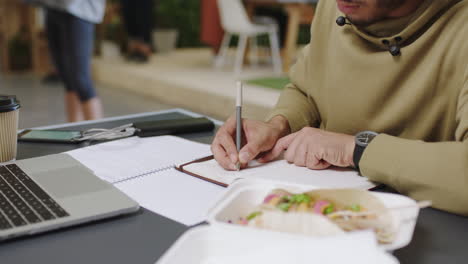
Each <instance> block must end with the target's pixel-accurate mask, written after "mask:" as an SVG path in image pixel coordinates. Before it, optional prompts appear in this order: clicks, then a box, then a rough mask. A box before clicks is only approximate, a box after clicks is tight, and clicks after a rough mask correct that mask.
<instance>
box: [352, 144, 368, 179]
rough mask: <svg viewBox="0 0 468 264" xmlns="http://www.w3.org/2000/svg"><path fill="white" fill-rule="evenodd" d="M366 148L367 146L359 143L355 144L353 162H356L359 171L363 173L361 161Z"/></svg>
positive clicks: (355, 165)
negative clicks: (360, 165)
mask: <svg viewBox="0 0 468 264" xmlns="http://www.w3.org/2000/svg"><path fill="white" fill-rule="evenodd" d="M365 149H366V147H363V146H359V145H358V144H355V146H354V152H353V162H354V167H356V169H357V170H358V171H359V173H361V169H360V168H359V162H360V161H361V157H362V154H363V153H364V150H365Z"/></svg>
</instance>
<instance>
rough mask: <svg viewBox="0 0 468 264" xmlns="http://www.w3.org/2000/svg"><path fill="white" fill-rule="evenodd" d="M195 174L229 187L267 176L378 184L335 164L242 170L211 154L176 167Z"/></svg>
mask: <svg viewBox="0 0 468 264" xmlns="http://www.w3.org/2000/svg"><path fill="white" fill-rule="evenodd" d="M176 169H177V170H179V171H181V172H184V173H186V174H189V175H191V176H194V177H197V178H200V179H203V180H205V181H209V182H212V183H214V184H217V185H220V186H223V187H227V186H228V185H230V184H231V183H233V182H234V181H236V180H239V179H250V180H252V179H265V180H273V181H278V182H285V183H295V184H304V185H310V186H317V187H321V188H357V189H366V190H370V189H373V188H375V187H376V184H375V183H373V182H371V181H369V180H368V179H367V178H366V177H361V176H360V175H359V174H358V172H357V171H356V170H353V169H348V168H338V167H331V168H328V169H326V170H311V169H308V168H306V167H299V166H296V165H294V164H290V163H288V162H287V161H286V160H284V159H280V160H275V161H272V162H268V163H259V162H256V161H252V162H250V163H249V166H248V167H247V168H245V169H242V170H240V171H227V170H225V169H223V168H222V167H221V166H220V165H219V164H218V163H217V162H216V160H214V159H213V156H207V157H203V158H200V159H198V160H194V161H191V162H188V163H184V164H181V165H179V166H177V167H176Z"/></svg>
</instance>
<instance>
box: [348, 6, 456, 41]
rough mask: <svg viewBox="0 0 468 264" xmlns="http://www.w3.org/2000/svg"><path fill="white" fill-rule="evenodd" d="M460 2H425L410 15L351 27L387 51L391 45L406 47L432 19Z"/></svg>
mask: <svg viewBox="0 0 468 264" xmlns="http://www.w3.org/2000/svg"><path fill="white" fill-rule="evenodd" d="M460 1H462V0H435V1H433V0H426V1H424V2H423V3H422V4H421V6H420V7H419V8H418V9H417V10H416V11H415V12H413V13H412V14H410V15H408V16H405V17H400V18H396V19H386V20H383V21H379V22H377V23H374V24H372V25H369V26H366V27H357V26H355V25H351V27H352V28H353V29H354V31H355V32H356V33H357V34H358V35H359V36H361V37H362V38H364V39H366V40H368V41H370V42H372V43H374V44H375V45H377V46H379V47H381V48H384V49H387V48H389V47H390V46H391V45H398V46H401V47H402V46H406V45H409V44H410V42H411V41H410V40H411V39H413V38H415V37H417V36H418V34H419V33H422V32H423V30H424V29H425V28H426V27H427V26H428V25H430V24H431V23H432V22H433V21H434V19H436V18H437V17H438V16H440V15H441V14H443V13H444V12H445V11H446V10H448V9H449V8H450V7H452V6H453V5H455V4H456V3H458V2H460Z"/></svg>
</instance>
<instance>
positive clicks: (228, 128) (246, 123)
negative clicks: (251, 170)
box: [211, 116, 290, 170]
mask: <svg viewBox="0 0 468 264" xmlns="http://www.w3.org/2000/svg"><path fill="white" fill-rule="evenodd" d="M242 127H243V134H242V135H243V140H242V141H243V143H245V145H244V146H243V147H242V148H241V150H240V152H239V153H237V148H236V143H235V140H234V139H235V136H236V118H235V117H234V116H231V117H230V118H229V119H228V120H227V121H226V122H225V123H224V125H223V126H221V127H220V128H219V130H218V132H217V133H216V136H215V138H214V140H213V143H212V144H211V152H213V155H214V158H215V159H216V161H217V162H218V163H219V164H220V165H221V166H222V167H223V168H225V169H227V170H236V169H237V168H236V164H237V163H238V162H240V164H241V168H244V167H246V166H247V164H248V163H249V161H251V160H253V159H255V157H257V156H258V154H260V153H262V152H265V151H269V150H271V149H272V148H273V146H274V145H275V143H276V141H277V140H278V139H279V138H281V137H283V136H285V135H287V134H289V131H290V129H289V123H288V121H287V120H286V118H284V117H283V116H275V117H273V118H272V119H271V120H270V121H269V122H261V121H256V120H249V119H243V120H242Z"/></svg>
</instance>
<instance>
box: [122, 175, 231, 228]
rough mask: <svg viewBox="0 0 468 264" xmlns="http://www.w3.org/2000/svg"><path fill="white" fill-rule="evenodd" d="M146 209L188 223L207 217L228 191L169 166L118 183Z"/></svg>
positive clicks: (192, 223)
mask: <svg viewBox="0 0 468 264" xmlns="http://www.w3.org/2000/svg"><path fill="white" fill-rule="evenodd" d="M114 186H115V187H117V188H119V189H120V190H121V191H123V192H124V193H125V194H127V195H128V196H129V197H131V198H132V199H134V200H135V201H136V202H138V203H139V204H140V205H141V206H143V207H144V208H146V209H148V210H150V211H152V212H155V213H157V214H160V215H163V216H165V217H167V218H170V219H172V220H174V221H177V222H179V223H182V224H184V225H194V224H197V223H200V222H202V221H204V220H205V219H206V215H207V212H208V210H209V209H211V207H212V206H214V204H215V203H216V201H217V200H219V198H220V197H221V196H222V195H223V194H224V192H225V191H226V189H225V188H223V187H221V186H218V185H216V184H212V183H209V182H207V181H204V180H201V179H198V178H195V177H191V176H188V175H187V174H185V173H182V172H179V171H177V170H175V169H169V170H165V171H161V172H158V173H156V174H151V175H146V176H145V177H140V178H135V179H132V180H131V181H124V182H120V183H117V184H115V185H114Z"/></svg>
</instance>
